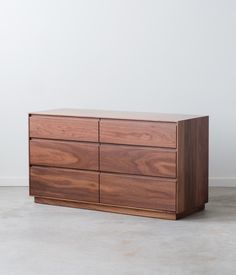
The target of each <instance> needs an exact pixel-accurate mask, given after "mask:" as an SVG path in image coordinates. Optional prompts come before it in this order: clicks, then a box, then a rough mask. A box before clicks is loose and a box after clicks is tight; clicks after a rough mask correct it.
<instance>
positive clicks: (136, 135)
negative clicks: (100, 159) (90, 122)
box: [100, 119, 176, 148]
mask: <svg viewBox="0 0 236 275" xmlns="http://www.w3.org/2000/svg"><path fill="white" fill-rule="evenodd" d="M100 141H101V142H104V143H116V144H130V145H145V146H157V147H168V148H176V124H175V123H164V122H144V121H130V120H110V119H101V121H100Z"/></svg>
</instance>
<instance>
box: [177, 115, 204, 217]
mask: <svg viewBox="0 0 236 275" xmlns="http://www.w3.org/2000/svg"><path fill="white" fill-rule="evenodd" d="M208 125H209V118H208V117H202V118H197V119H191V120H186V121H181V122H178V140H177V142H178V150H177V179H178V182H177V213H182V212H185V211H189V210H191V209H193V208H196V207H200V206H202V205H204V203H206V202H207V201H208V143H209V142H208V131H209V130H208V127H209V126H208Z"/></svg>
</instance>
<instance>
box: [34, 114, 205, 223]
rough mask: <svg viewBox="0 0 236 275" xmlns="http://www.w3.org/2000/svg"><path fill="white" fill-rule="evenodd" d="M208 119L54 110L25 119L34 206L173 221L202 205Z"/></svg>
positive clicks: (168, 115) (203, 200)
mask: <svg viewBox="0 0 236 275" xmlns="http://www.w3.org/2000/svg"><path fill="white" fill-rule="evenodd" d="M208 123H209V121H208V117H206V116H204V117H201V116H191V115H173V114H151V113H133V112H110V111H101V110H72V109H60V110H51V111H43V112H36V113H31V114H29V166H30V169H29V175H30V194H31V195H32V196H34V197H35V201H36V202H38V203H45V204H52V205H61V206H69V207H79V208H85V209H95V210H101V211H109V212H115V213H124V214H131V215H141V216H147V217H158V218H164V219H174V220H175V219H179V218H182V217H185V216H187V215H190V214H192V213H194V212H197V211H200V210H202V209H204V207H205V203H206V202H207V201H208V150H209V149H208V131H209V129H208V127H209V126H208Z"/></svg>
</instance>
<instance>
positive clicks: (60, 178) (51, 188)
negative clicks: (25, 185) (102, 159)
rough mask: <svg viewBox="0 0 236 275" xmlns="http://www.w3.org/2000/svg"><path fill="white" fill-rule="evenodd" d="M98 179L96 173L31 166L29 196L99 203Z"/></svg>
mask: <svg viewBox="0 0 236 275" xmlns="http://www.w3.org/2000/svg"><path fill="white" fill-rule="evenodd" d="M98 177H99V174H98V173H96V172H87V171H78V170H71V169H61V168H47V167H36V166H33V167H31V169H30V194H31V195H32V196H39V197H40V196H42V197H53V198H58V199H70V200H79V201H90V202H99V190H98V188H99V178H98Z"/></svg>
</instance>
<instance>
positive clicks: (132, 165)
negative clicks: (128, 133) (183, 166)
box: [100, 144, 176, 178]
mask: <svg viewBox="0 0 236 275" xmlns="http://www.w3.org/2000/svg"><path fill="white" fill-rule="evenodd" d="M100 170H101V171H106V172H116V173H124V174H137V175H148V176H159V177H170V178H176V151H175V150H172V149H159V148H149V147H138V146H126V145H110V144H102V145H101V147H100Z"/></svg>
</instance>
